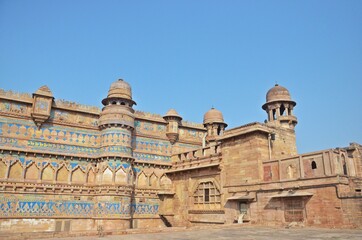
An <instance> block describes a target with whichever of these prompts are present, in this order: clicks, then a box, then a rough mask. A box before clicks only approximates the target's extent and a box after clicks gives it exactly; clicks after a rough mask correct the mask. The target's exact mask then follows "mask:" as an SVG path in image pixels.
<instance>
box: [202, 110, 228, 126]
mask: <svg viewBox="0 0 362 240" xmlns="http://www.w3.org/2000/svg"><path fill="white" fill-rule="evenodd" d="M207 123H224V117H223V115H222V113H221V112H220V111H219V110H217V109H215V108H211V109H210V110H209V111H207V112H206V113H205V115H204V124H207Z"/></svg>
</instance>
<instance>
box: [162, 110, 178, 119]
mask: <svg viewBox="0 0 362 240" xmlns="http://www.w3.org/2000/svg"><path fill="white" fill-rule="evenodd" d="M164 117H178V118H181V116H180V115H179V114H178V113H177V112H176V110H175V109H172V108H171V109H170V110H168V111H167V113H166V115H165V116H164Z"/></svg>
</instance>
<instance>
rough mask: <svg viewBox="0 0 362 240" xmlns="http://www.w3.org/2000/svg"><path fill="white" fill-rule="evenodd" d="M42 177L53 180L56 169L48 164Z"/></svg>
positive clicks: (45, 179) (44, 179)
mask: <svg viewBox="0 0 362 240" xmlns="http://www.w3.org/2000/svg"><path fill="white" fill-rule="evenodd" d="M41 179H42V180H43V181H53V180H54V169H53V168H52V167H51V166H50V164H48V166H46V167H45V168H44V169H43V173H42V176H41Z"/></svg>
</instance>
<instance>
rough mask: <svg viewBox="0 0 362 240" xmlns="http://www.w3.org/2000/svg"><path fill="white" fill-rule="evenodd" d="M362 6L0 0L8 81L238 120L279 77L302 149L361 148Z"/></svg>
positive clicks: (252, 117)
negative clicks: (122, 87)
mask: <svg viewBox="0 0 362 240" xmlns="http://www.w3.org/2000/svg"><path fill="white" fill-rule="evenodd" d="M361 26H362V1H358V0H357V1H353V0H348V1H345V0H343V1H342V0H341V1H333V0H328V1H318V0H313V1H308V0H307V1H293V0H285V1H241V0H240V1H237V0H235V1H231V0H228V1H213V0H207V1H206V0H198V1H195V0H193V1H186V0H183V1H172V0H167V1H166V0H165V1H158V0H155V1H110V0H105V1H90V0H87V1H80V0H78V1H70V0H62V1H39V0H32V1H25V0H24V1H19V0H0V88H3V89H6V90H9V89H12V90H16V91H20V92H30V93H31V92H34V91H36V89H37V88H39V87H40V86H42V85H45V84H46V85H48V86H49V88H50V89H51V90H52V92H53V94H54V96H55V98H58V99H59V98H60V99H66V100H71V101H77V102H79V103H82V104H88V105H96V106H99V107H101V100H102V99H103V98H104V97H105V96H106V95H107V91H108V88H109V86H110V84H111V83H112V82H113V81H115V80H117V79H118V78H124V79H125V80H126V81H127V82H129V83H130V84H131V85H132V88H133V97H134V100H135V101H136V102H137V106H136V107H135V108H136V109H137V110H142V111H147V112H153V113H159V114H164V113H165V112H166V111H167V110H168V109H169V108H175V109H176V110H177V111H178V112H179V113H180V115H182V117H183V118H184V119H185V120H190V121H194V122H202V118H203V114H204V113H205V112H206V111H207V110H209V109H210V108H211V107H212V106H214V107H215V108H217V109H219V110H221V111H222V112H223V114H224V118H225V121H226V122H227V123H228V124H229V128H230V127H236V126H239V125H242V124H246V123H249V122H254V121H259V122H263V121H264V119H265V118H266V117H267V115H266V113H265V112H264V111H263V110H262V109H261V106H262V104H263V103H264V102H265V94H266V92H267V91H268V89H269V88H271V87H273V85H274V84H275V83H276V82H277V83H278V84H280V85H282V86H284V87H286V88H288V89H289V91H290V93H291V95H292V98H293V100H295V101H296V102H297V106H296V108H295V115H296V116H297V117H298V121H299V123H298V125H297V127H296V132H297V145H298V151H299V152H300V153H303V152H309V151H315V150H320V149H325V148H333V147H342V146H347V145H348V144H349V143H350V142H359V143H362V124H361V123H362V111H361V103H362V27H361Z"/></svg>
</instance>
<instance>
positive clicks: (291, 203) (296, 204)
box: [284, 197, 304, 222]
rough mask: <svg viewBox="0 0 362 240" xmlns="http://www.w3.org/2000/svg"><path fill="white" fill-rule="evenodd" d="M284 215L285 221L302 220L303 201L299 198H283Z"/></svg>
mask: <svg viewBox="0 0 362 240" xmlns="http://www.w3.org/2000/svg"><path fill="white" fill-rule="evenodd" d="M284 217H285V221H286V222H303V221H304V203H303V199H301V198H298V197H296V198H293V197H291V198H289V199H285V200H284Z"/></svg>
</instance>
